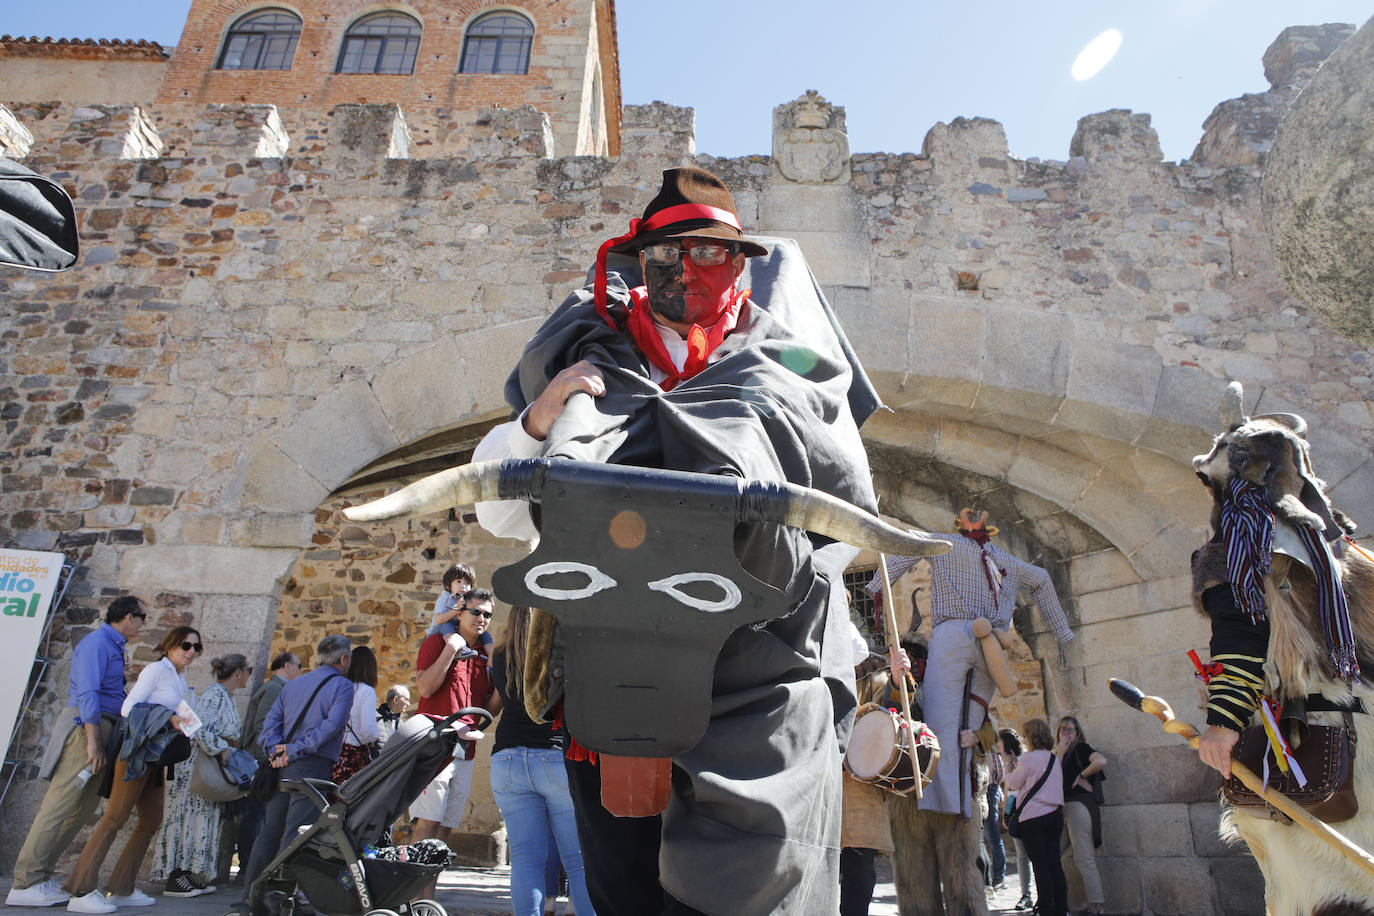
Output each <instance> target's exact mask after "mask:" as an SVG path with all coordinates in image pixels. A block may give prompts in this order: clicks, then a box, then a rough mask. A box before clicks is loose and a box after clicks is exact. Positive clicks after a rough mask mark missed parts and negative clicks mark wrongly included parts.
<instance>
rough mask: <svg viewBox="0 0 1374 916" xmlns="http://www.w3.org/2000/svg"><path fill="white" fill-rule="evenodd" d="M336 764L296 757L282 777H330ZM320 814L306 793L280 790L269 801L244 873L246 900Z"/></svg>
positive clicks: (282, 772) (244, 899) (247, 900)
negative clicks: (263, 875)
mask: <svg viewBox="0 0 1374 916" xmlns="http://www.w3.org/2000/svg"><path fill="white" fill-rule="evenodd" d="M331 766H332V764H331V763H330V761H329V760H327V759H326V758H324V757H316V756H310V757H302V758H301V759H300V760H293V761H291V762H290V763H288V764H287V765H286V766H284V767H282V769H281V778H282V779H306V778H311V779H328V778H329V770H330V768H331ZM317 817H319V809H318V808H316V807H315V805H314V803H313V802H311V801H310V798H309V797H308V796H307V795H305V793H303V792H287V791H286V790H284V789H283V790H280V791H278V792H277V794H276V795H273V796H272V800H271V801H269V802H267V806H266V809H265V810H264V812H263V819H262V826H261V827H260V828H259V830H258V836H257V839H255V840H254V841H253V851H252V852H251V853H250V854H249V856H248V868H247V869H246V870H245V871H244V873H243V902H244V903H249V902H251V900H252V893H253V882H254V881H256V880H257V879H258V878H259V877H260V876H261V875H262V873H263V872H264V871H265V870H266V869H267V866H268V865H270V864H272V860H273V859H275V858H276V857H277V853H279V852H281V851H282V850H283V849H285V848H286V847H287V846H289V845H291V844H292V843H294V842H295V841H296V836H297V831H298V830H299V829H300V828H301V827H303V826H305V825H306V824H309V823H313V822H314V820H315V818H317Z"/></svg>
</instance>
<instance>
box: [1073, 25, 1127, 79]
mask: <svg viewBox="0 0 1374 916" xmlns="http://www.w3.org/2000/svg"><path fill="white" fill-rule="evenodd" d="M1119 50H1121V30H1120V29H1108V30H1107V31H1105V32H1103V33H1102V34H1101V35H1098V36H1097V37H1096V38H1094V39H1093V40H1092V41H1090V42H1088V44H1087V47H1085V48H1084V49H1083V50H1082V51H1079V52H1078V57H1076V58H1074V62H1073V66H1072V67H1070V68H1069V73H1070V74H1071V75H1072V76H1073V78H1074V79H1076V80H1078V81H1079V82H1082V81H1083V80H1090V79H1092V78H1093V77H1094V76H1097V74H1099V73H1101V72H1102V68H1103V67H1105V66H1107V64H1109V63H1111V62H1112V58H1113V57H1115V56H1116V52H1117V51H1119Z"/></svg>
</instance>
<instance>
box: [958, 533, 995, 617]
mask: <svg viewBox="0 0 1374 916" xmlns="http://www.w3.org/2000/svg"><path fill="white" fill-rule="evenodd" d="M959 533H960V534H962V535H963V536H964V537H966V538H968V539H969V540H970V541H972V542H973V543H975V544H977V545H978V548H979V549H980V550H981V551H982V553H983V575H984V576H985V577H986V578H987V580H988V591H990V592H992V598H993V600H994V601H996V600H997V593H998V592H1000V591H1001V590H1002V577H1003V576H1005V575H1006V574H1007V573H1006V570H1004V569H998V568H997V564H996V563H994V562H993V560H992V557H991V556H990V555H989V554H988V541H989V540H990V539H991V536H990V535H989V534H988V530H987V529H986V528H974V529H973V530H972V531H965V530H963V529H960V531H959Z"/></svg>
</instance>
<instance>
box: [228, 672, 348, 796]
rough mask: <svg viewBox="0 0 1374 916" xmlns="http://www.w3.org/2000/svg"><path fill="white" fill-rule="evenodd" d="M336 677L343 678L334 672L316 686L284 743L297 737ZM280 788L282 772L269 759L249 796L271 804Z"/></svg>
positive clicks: (254, 776) (259, 773)
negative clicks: (307, 715) (303, 723)
mask: <svg viewBox="0 0 1374 916" xmlns="http://www.w3.org/2000/svg"><path fill="white" fill-rule="evenodd" d="M336 677H343V675H341V674H339V672H338V671H334V672H333V673H331V674H330V675H329V676H328V677H326V678H324V680H322V681H320V682H319V683H318V684H316V685H315V691H314V693H312V694H310V699H308V700H306V701H305V706H304V707H303V708H302V709H301V714H300V715H299V716H296V721H295V723H294V724H293V725H292V726H291V731H289V732H287V733H286V738H285V739H284V741H283V743H285V742H286V741H290V740H291V739H292V738H294V737H296V731H297V729H299V728H300V727H301V723H302V722H304V721H305V714H306V713H308V712H309V711H310V704H311V703H314V702H315V697H317V696H319V694H320V690H321V689H323V688H324V685H325V684H328V683H329V682H330V681H332V680H333V679H334V678H336ZM277 701H278V702H281V697H280V696H278V697H277ZM269 715H270V713H269ZM280 787H281V770H280V769H279V768H278V767H274V766H272V762H271V759H270V757H269V759H268V761H267V762H266V763H264V764H263V765H262V766H259V767H258V771H257V772H256V773H254V774H253V780H252V782H251V783H249V785H248V794H249V795H251V796H253V798H255V799H257V800H258V801H260V802H269V801H271V800H272V796H274V795H276V794H277V790H278V789H279V788H280Z"/></svg>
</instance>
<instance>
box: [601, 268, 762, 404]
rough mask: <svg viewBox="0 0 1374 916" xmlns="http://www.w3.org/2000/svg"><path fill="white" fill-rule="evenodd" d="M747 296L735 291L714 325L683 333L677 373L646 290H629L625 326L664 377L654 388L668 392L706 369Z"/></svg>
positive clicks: (732, 325)
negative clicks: (683, 355) (684, 347)
mask: <svg viewBox="0 0 1374 916" xmlns="http://www.w3.org/2000/svg"><path fill="white" fill-rule="evenodd" d="M749 292H750V291H749V290H747V289H745V290H735V294H734V295H733V296H731V297H730V302H729V303H728V304H727V305H726V306H725V308H723V309H721V311H720V314H719V316H717V318H716V320H715V323H714V324H711V325H710V326H708V327H704V328H703V327H702V326H701V325H699V324H694V325H692V327H691V330H689V331H688V332H687V359H686V360H684V361H683V364H682V368H681V369H678V367H677V366H675V365H673V358H672V357H671V356H669V355H668V347H667V346H666V345H664V343H663V337H662V336H661V335H660V334H659V331H658V325H657V324H656V323H655V322H654V316H653V313H652V312H651V311H650V310H649V292H648V290H647V289H646V288H645V287H643V286H637V287H635V288H634V289H632V290H630V306H631V307H630V318H629V321H628V322H627V324H626V326H627V327H628V328H629V331H630V336H631V337H633V338H634V341H635V346H637V347H639V352H640V353H643V354H644V356H645V358H647V359H648V360H649V362H650V363H652V364H653V365H655V366H657V367H658V368H659V369H660V370H661V371H662V372H664V373H665V374H666V375H667V378H665V379H664V380H663V381H661V382H659V383H658V387H660V388H662V389H663V390H664V391H672V390H673V389H674V388H676V387H677V385H678V383H680V382H682V381H685V380H686V379H689V378H691V377H692V376H694V375H696V374H697V373H698V372H700V371H701V370H702V369H705V368H706V361H707V360H708V359H710V357H711V354H712V353H714V352H716V348H717V347H719V346H720V344H721V341H723V340H725V337H726V335H728V334H729V333H730V332H731V331H733V330H734V329H735V324H736V322H738V321H739V310H740V306H741V305H743V303H745V302H746V301H748V299H749Z"/></svg>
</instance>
